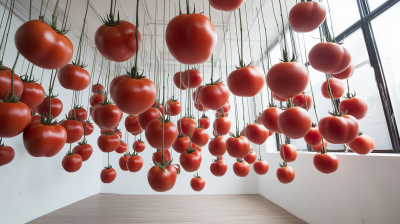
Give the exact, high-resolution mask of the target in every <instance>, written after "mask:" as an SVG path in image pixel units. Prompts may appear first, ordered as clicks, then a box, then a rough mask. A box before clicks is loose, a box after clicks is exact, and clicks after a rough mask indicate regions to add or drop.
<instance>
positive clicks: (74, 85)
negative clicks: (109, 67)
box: [57, 64, 90, 91]
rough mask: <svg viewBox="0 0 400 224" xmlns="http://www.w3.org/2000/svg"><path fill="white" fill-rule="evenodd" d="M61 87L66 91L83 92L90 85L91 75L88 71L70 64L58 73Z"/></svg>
mask: <svg viewBox="0 0 400 224" xmlns="http://www.w3.org/2000/svg"><path fill="white" fill-rule="evenodd" d="M57 77H58V81H59V82H60V85H61V86H62V87H64V88H66V89H70V90H75V91H81V90H84V89H86V88H87V87H88V86H89V84H90V74H89V72H88V71H86V69H84V68H82V67H80V66H76V65H74V64H68V65H66V66H64V67H62V68H60V70H59V71H58V73H57Z"/></svg>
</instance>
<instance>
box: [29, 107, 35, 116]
mask: <svg viewBox="0 0 400 224" xmlns="http://www.w3.org/2000/svg"><path fill="white" fill-rule="evenodd" d="M30 109H31V116H32V117H33V116H34V115H35V114H36V109H35V108H34V107H33V108H30Z"/></svg>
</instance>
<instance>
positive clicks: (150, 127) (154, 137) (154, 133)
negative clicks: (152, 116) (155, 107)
mask: <svg viewBox="0 0 400 224" xmlns="http://www.w3.org/2000/svg"><path fill="white" fill-rule="evenodd" d="M145 134H146V139H147V142H148V143H149V145H150V146H151V147H153V148H156V149H169V148H170V147H171V146H172V144H174V142H175V139H176V135H177V134H178V131H177V129H176V127H175V125H174V124H173V123H172V122H171V121H168V120H166V121H165V123H164V136H163V124H162V122H161V121H160V120H158V119H156V120H152V121H150V123H148V124H147V126H146V130H145ZM163 137H164V141H163ZM163 143H164V144H163ZM163 146H164V147H163Z"/></svg>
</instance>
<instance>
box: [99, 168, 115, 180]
mask: <svg viewBox="0 0 400 224" xmlns="http://www.w3.org/2000/svg"><path fill="white" fill-rule="evenodd" d="M116 177H117V172H116V171H115V170H114V168H112V167H111V166H107V167H104V169H103V170H102V171H101V173H100V179H101V182H103V183H105V184H109V183H111V182H113V181H114V180H115V178H116Z"/></svg>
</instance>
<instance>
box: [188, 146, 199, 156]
mask: <svg viewBox="0 0 400 224" xmlns="http://www.w3.org/2000/svg"><path fill="white" fill-rule="evenodd" d="M195 151H197V150H196V149H193V148H192V146H191V145H189V148H186V152H187V154H192V153H194V152H195Z"/></svg>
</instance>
